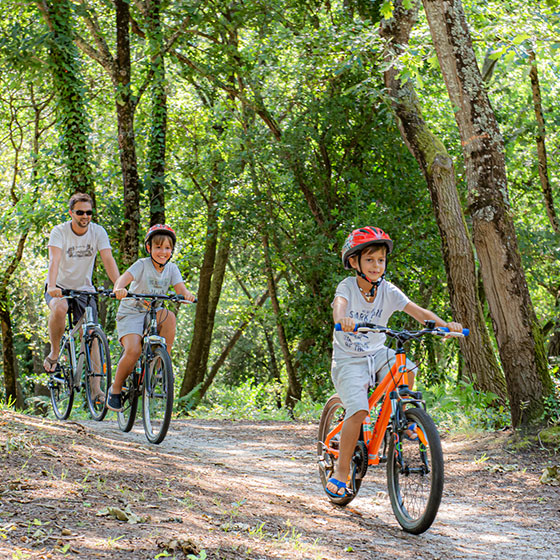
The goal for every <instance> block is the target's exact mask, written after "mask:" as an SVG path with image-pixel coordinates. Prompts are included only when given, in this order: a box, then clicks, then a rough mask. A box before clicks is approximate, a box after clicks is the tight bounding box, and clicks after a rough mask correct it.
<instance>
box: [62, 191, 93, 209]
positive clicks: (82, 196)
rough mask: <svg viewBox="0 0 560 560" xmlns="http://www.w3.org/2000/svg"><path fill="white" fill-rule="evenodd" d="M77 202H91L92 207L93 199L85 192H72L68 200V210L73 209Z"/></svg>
mask: <svg viewBox="0 0 560 560" xmlns="http://www.w3.org/2000/svg"><path fill="white" fill-rule="evenodd" d="M77 202H88V203H89V204H91V207H92V208H93V199H92V198H91V196H89V194H87V193H80V192H77V193H74V194H73V195H72V196H71V197H70V200H69V201H68V206H69V207H70V210H73V209H74V206H75V205H76V203H77Z"/></svg>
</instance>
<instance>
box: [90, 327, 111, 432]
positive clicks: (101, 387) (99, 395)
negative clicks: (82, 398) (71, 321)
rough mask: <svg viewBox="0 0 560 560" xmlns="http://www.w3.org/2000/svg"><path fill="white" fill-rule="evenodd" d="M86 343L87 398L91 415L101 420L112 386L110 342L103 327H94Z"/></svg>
mask: <svg viewBox="0 0 560 560" xmlns="http://www.w3.org/2000/svg"><path fill="white" fill-rule="evenodd" d="M86 344H87V350H86V359H85V385H86V399H87V404H88V408H89V413H90V415H91V417H92V418H93V419H94V420H97V421H99V422H100V421H101V420H103V418H105V415H106V414H107V406H106V401H107V390H108V388H109V387H110V386H111V356H110V355H109V343H108V342H107V336H106V335H105V333H104V332H103V331H102V330H101V328H99V327H93V328H92V330H91V332H90V333H89V334H88V335H87V338H86Z"/></svg>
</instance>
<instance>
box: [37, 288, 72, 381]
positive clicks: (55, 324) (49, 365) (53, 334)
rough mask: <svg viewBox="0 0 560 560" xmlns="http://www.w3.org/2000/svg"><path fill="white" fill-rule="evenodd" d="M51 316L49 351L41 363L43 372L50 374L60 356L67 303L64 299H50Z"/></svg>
mask: <svg viewBox="0 0 560 560" xmlns="http://www.w3.org/2000/svg"><path fill="white" fill-rule="evenodd" d="M49 308H50V310H51V314H50V315H49V339H50V342H51V351H50V352H49V355H48V356H47V359H45V361H44V363H43V367H44V368H45V371H49V372H52V371H54V370H55V368H56V361H57V360H58V355H59V354H60V339H61V338H62V335H63V334H64V327H65V323H66V312H67V311H68V302H67V300H66V299H64V298H52V299H51V300H50V302H49Z"/></svg>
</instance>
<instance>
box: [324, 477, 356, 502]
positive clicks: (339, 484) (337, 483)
mask: <svg viewBox="0 0 560 560" xmlns="http://www.w3.org/2000/svg"><path fill="white" fill-rule="evenodd" d="M329 482H330V483H331V484H334V485H335V486H336V487H337V491H336V492H331V491H330V490H329V489H328V488H327V487H326V486H325V492H326V493H327V494H328V495H329V496H330V497H331V498H346V497H347V496H348V495H350V494H351V492H350V491H349V490H348V489H347V488H346V482H341V481H340V480H337V479H336V478H334V477H331V478H329V480H328V481H327V484H328V483H329ZM341 489H343V490H344V492H343V493H342V494H339V493H338V491H339V490H341Z"/></svg>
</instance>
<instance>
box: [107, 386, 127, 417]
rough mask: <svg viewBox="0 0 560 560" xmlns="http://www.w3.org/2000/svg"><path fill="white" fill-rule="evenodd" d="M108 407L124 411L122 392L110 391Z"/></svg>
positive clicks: (116, 410)
mask: <svg viewBox="0 0 560 560" xmlns="http://www.w3.org/2000/svg"><path fill="white" fill-rule="evenodd" d="M107 408H108V409H109V410H114V411H115V412H122V410H123V406H122V402H121V394H120V393H117V394H115V393H111V391H109V398H108V399H107Z"/></svg>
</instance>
